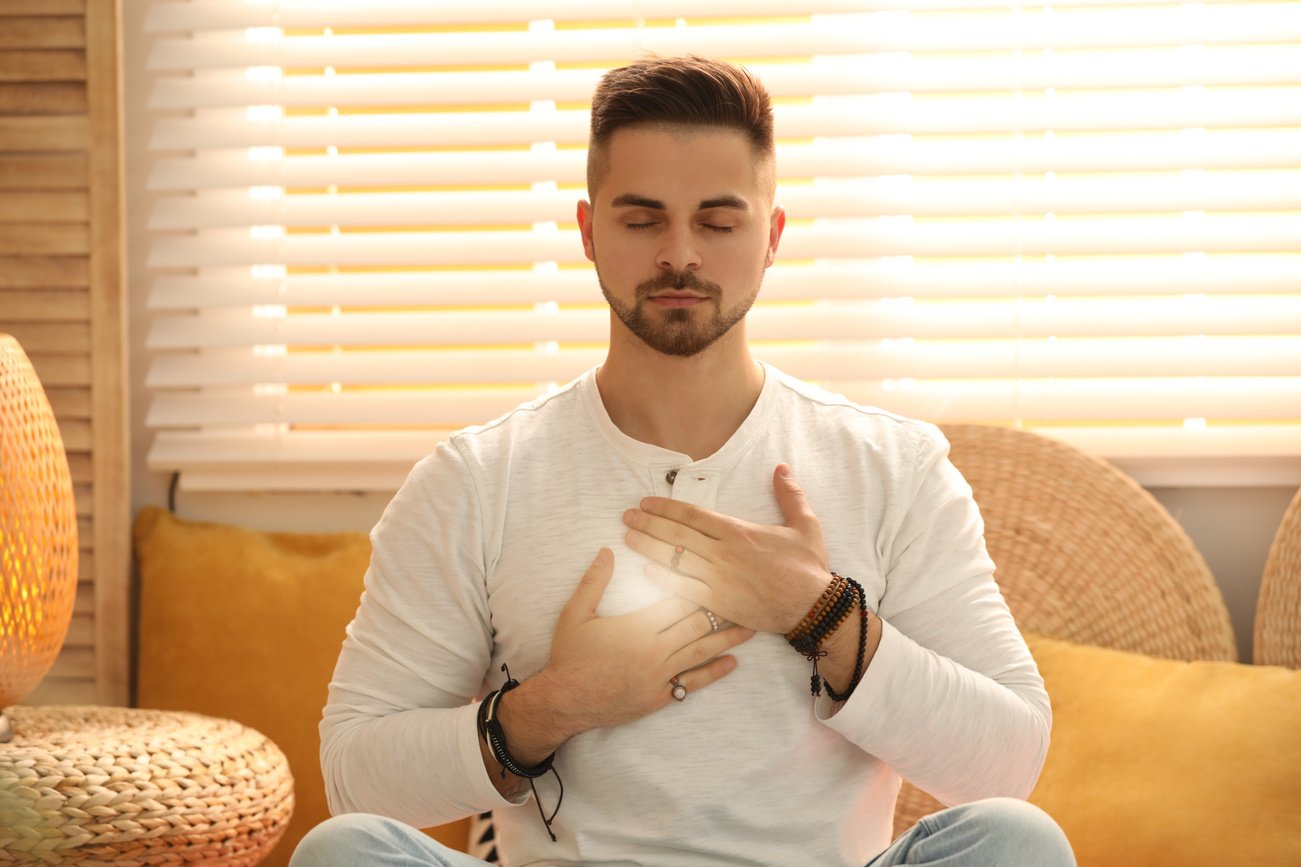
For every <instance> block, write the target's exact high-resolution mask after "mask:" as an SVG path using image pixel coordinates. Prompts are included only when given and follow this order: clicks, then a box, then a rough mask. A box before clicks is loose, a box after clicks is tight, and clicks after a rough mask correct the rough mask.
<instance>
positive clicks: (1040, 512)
mask: <svg viewBox="0 0 1301 867" xmlns="http://www.w3.org/2000/svg"><path fill="white" fill-rule="evenodd" d="M943 430H944V434H945V436H947V437H948V439H949V443H950V445H951V447H952V448H951V451H950V459H951V460H952V461H953V463H954V465H956V466H957V468H958V469H959V470H960V471H961V472H962V474H963V476H965V477H966V479H967V481H968V483H970V485H971V488H972V492H973V494H974V496H975V499H976V503H977V504H978V505H979V506H980V511H981V514H982V516H983V517H984V520H985V540H986V544H987V546H988V548H989V553H990V556H991V557H993V559H994V563H995V564H996V566H997V571H996V572H995V576H994V577H995V578H996V579H997V581H998V583H999V586H1000V588H1001V589H1002V591H1003V595H1004V596H1005V597H1006V599H1007V603H1008V606H1009V607H1010V608H1011V609H1012V614H1013V616H1015V618H1016V621H1017V625H1018V626H1019V627H1020V628H1021V629H1022V630H1024V631H1027V632H1036V633H1039V634H1042V635H1048V636H1052V637H1055V638H1062V639H1066V640H1069V641H1074V642H1078V643H1081V644H1091V645H1097V646H1102V647H1112V648H1116V649H1120V650H1128V651H1134V652H1138V653H1145V654H1148V655H1151V656H1160V657H1167V658H1171V659H1223V660H1232V659H1236V657H1237V650H1236V643H1235V639H1234V635H1233V627H1232V625H1231V624H1230V622H1229V613H1228V609H1227V608H1226V607H1225V604H1224V599H1223V597H1222V596H1221V595H1220V591H1219V589H1218V587H1217V586H1216V584H1215V579H1214V577H1213V576H1212V575H1211V572H1210V569H1209V568H1207V566H1206V561H1205V560H1204V559H1203V558H1202V556H1201V555H1200V554H1199V553H1198V551H1197V549H1196V548H1195V547H1194V545H1193V543H1192V540H1191V539H1189V538H1188V535H1187V534H1186V533H1185V532H1184V530H1183V528H1181V527H1180V526H1179V524H1178V523H1177V522H1176V521H1175V520H1174V518H1172V517H1171V516H1170V514H1169V513H1168V512H1167V511H1166V510H1165V509H1164V508H1163V507H1162V506H1161V505H1160V503H1158V502H1157V501H1156V500H1155V499H1154V498H1153V497H1152V495H1151V494H1149V493H1148V492H1147V491H1145V490H1144V489H1143V488H1142V487H1140V486H1139V485H1138V483H1136V482H1135V481H1134V480H1133V479H1131V478H1129V477H1128V476H1126V475H1125V474H1124V473H1122V472H1120V471H1119V470H1118V469H1116V468H1115V467H1113V466H1112V465H1111V464H1108V463H1107V462H1105V461H1102V460H1100V459H1098V458H1095V457H1092V456H1090V455H1087V454H1085V453H1084V452H1081V451H1080V450H1078V449H1076V448H1074V447H1073V446H1069V445H1066V444H1064V443H1061V442H1058V441H1056V440H1052V439H1049V438H1047V437H1044V436H1040V435H1038V434H1033V433H1029V432H1026V431H1020V430H1014V429H1011V428H1002V427H994V426H989V425H973V424H953V425H945V426H943ZM1298 548H1299V549H1301V540H1299V544H1298ZM1296 562H1297V561H1294V565H1295V564H1296ZM940 808H941V804H940V803H939V802H938V801H936V800H934V799H932V798H931V797H929V796H928V795H925V794H923V793H922V792H921V791H919V790H918V789H916V788H915V787H913V786H911V785H909V784H907V783H905V784H904V788H903V791H902V792H901V793H900V796H899V802H898V805H897V808H896V811H895V833H896V835H897V834H899V833H901V832H902V831H904V830H906V829H908V828H910V827H912V825H913V824H914V823H916V821H917V820H918V819H919V818H921V817H922V816H924V815H926V814H928V813H931V812H934V811H935V810H938V809H940Z"/></svg>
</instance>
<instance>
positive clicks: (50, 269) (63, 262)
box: [0, 256, 90, 290]
mask: <svg viewBox="0 0 1301 867" xmlns="http://www.w3.org/2000/svg"><path fill="white" fill-rule="evenodd" d="M89 285H90V262H89V260H88V259H87V258H86V257H85V256H5V257H0V290H5V289H77V288H85V287H87V286H89Z"/></svg>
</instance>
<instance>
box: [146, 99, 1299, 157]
mask: <svg viewBox="0 0 1301 867" xmlns="http://www.w3.org/2000/svg"><path fill="white" fill-rule="evenodd" d="M1243 90H1244V92H1242V93H1202V94H1198V93H1189V94H1181V95H1177V96H1176V95H1172V94H1161V93H1157V94H1149V93H1143V92H1134V93H1129V92H1126V93H1119V94H1109V95H1106V96H1097V95H1079V94H1070V93H1068V94H1065V95H1061V96H1041V95H1035V96H1024V97H1019V98H1018V97H1015V96H1009V97H992V98H987V99H934V100H926V101H924V102H921V101H915V100H908V99H900V98H898V97H895V96H893V95H889V94H883V95H877V96H865V97H863V98H861V99H856V100H853V101H852V102H851V101H850V100H848V99H844V100H836V99H833V98H830V97H828V98H826V100H825V101H824V102H823V103H822V104H819V105H816V106H803V105H777V106H775V107H774V108H773V114H774V115H775V116H776V119H777V131H778V134H779V135H780V136H782V137H786V138H811V137H815V136H873V135H889V134H910V135H921V134H932V135H934V134H950V135H953V134H964V133H1003V132H1005V131H1007V130H1020V131H1021V132H1023V133H1042V132H1045V131H1049V130H1053V131H1062V130H1075V131H1080V130H1095V131H1096V130H1148V129H1187V128H1203V127H1262V126H1264V127H1269V126H1289V127H1294V126H1301V87H1291V88H1289V87H1278V88H1269V89H1262V90H1252V89H1247V88H1244V89H1243ZM587 121H588V113H587V112H586V111H577V110H561V111H554V112H551V111H535V112H527V111H525V112H505V111H502V112H479V113H456V112H445V113H440V114H436V115H424V114H381V115H369V114H367V115H352V116H347V117H344V116H342V115H341V116H339V117H333V118H332V117H295V116H288V117H283V118H280V119H278V120H266V121H249V120H241V119H240V118H238V117H231V118H224V119H221V118H213V119H196V120H160V121H158V123H157V124H155V126H154V132H153V135H152V136H151V138H150V149H151V150H155V151H172V150H190V149H196V148H206V147H221V148H229V147H252V146H255V145H256V146H266V145H277V146H282V147H286V148H311V147H319V148H325V147H326V146H334V147H372V148H373V147H385V148H394V147H416V146H438V147H475V146H479V147H484V146H498V145H518V144H519V143H521V142H530V141H536V142H541V141H547V142H556V143H559V144H585V143H586V141H587Z"/></svg>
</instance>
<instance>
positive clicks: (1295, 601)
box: [1252, 490, 1301, 668]
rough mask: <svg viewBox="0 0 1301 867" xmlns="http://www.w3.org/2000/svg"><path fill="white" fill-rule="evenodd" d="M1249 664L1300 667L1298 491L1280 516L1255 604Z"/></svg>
mask: <svg viewBox="0 0 1301 867" xmlns="http://www.w3.org/2000/svg"><path fill="white" fill-rule="evenodd" d="M1252 653H1253V657H1254V658H1253V661H1254V662H1255V663H1256V664H1258V665H1286V666H1287V667H1289V668H1301V490H1298V491H1297V493H1296V496H1294V497H1293V498H1292V503H1291V505H1289V506H1288V507H1287V511H1286V512H1284V513H1283V521H1282V523H1280V524H1279V528H1278V532H1277V533H1276V534H1275V535H1274V544H1273V545H1271V546H1270V549H1269V560H1268V561H1266V563H1265V576H1264V578H1262V579H1261V582H1260V598H1259V599H1258V600H1257V602H1256V635H1255V646H1254V648H1253V651H1252Z"/></svg>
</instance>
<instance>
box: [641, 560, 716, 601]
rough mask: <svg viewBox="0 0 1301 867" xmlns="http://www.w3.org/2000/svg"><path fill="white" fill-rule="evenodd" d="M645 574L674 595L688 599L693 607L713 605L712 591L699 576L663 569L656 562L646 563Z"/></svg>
mask: <svg viewBox="0 0 1301 867" xmlns="http://www.w3.org/2000/svg"><path fill="white" fill-rule="evenodd" d="M646 576H647V577H648V578H650V579H651V580H652V581H654V582H655V583H656V584H658V585H660V586H661V587H663V588H664V589H666V590H668V591H669V592H670V593H672V594H674V595H675V596H681V597H682V598H684V599H689V600H690V601H691V602H692V603H694V604H693V605H692V607H693V608H711V609H712V608H713V606H714V591H713V590H712V589H711V588H710V586H709V585H708V584H706V583H705V582H704V581H701V580H700V579H699V578H695V577H693V576H691V575H684V574H683V573H681V572H675V571H673V570H672V569H665V568H664V567H663V566H661V565H660V564H658V563H647V564H646Z"/></svg>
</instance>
